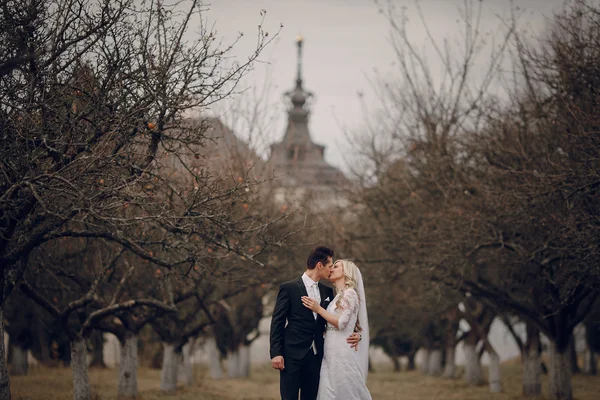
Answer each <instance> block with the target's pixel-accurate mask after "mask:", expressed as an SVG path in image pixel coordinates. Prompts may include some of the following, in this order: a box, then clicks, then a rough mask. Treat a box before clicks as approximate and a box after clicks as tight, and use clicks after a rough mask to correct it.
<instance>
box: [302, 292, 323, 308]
mask: <svg viewBox="0 0 600 400" xmlns="http://www.w3.org/2000/svg"><path fill="white" fill-rule="evenodd" d="M300 299H301V300H302V304H304V307H306V308H308V309H310V310H312V311H314V312H319V308H321V306H320V305H319V303H317V302H316V301H315V300H314V299H311V298H310V297H308V296H302V297H301V298H300Z"/></svg>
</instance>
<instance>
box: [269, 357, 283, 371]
mask: <svg viewBox="0 0 600 400" xmlns="http://www.w3.org/2000/svg"><path fill="white" fill-rule="evenodd" d="M271 364H273V368H275V369H278V370H280V371H283V370H284V369H285V365H284V361H283V356H277V357H273V359H272V360H271Z"/></svg>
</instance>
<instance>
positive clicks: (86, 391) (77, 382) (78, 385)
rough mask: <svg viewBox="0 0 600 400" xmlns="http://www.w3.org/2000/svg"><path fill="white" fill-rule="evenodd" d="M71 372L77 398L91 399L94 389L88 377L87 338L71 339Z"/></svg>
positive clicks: (81, 399)
mask: <svg viewBox="0 0 600 400" xmlns="http://www.w3.org/2000/svg"><path fill="white" fill-rule="evenodd" d="M71 372H72V374H73V395H74V396H73V397H74V399H75V400H91V398H92V391H91V388H90V380H89V377H88V364H87V346H86V344H85V339H83V338H81V337H78V338H76V339H75V340H73V341H71Z"/></svg>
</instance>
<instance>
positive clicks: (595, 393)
mask: <svg viewBox="0 0 600 400" xmlns="http://www.w3.org/2000/svg"><path fill="white" fill-rule="evenodd" d="M502 372H503V377H502V380H503V386H504V392H503V393H498V394H490V393H489V392H488V389H487V386H481V387H468V386H466V385H465V384H464V383H463V381H462V380H461V379H456V380H444V379H441V378H431V377H425V376H422V375H421V374H419V373H418V372H401V373H394V372H391V371H384V370H379V371H378V372H376V373H372V374H370V375H369V380H368V387H369V390H370V391H371V394H372V396H373V399H376V400H388V399H390V400H391V399H399V400H438V399H440V400H442V399H460V400H475V399H485V400H508V399H521V398H522V396H521V386H520V382H521V379H520V373H521V367H520V365H518V364H507V365H504V366H503V370H502ZM138 373H139V375H138V384H139V388H140V396H139V398H140V399H144V400H155V399H161V400H168V399H177V400H216V399H223V400H230V399H231V400H233V399H236V400H243V399H248V400H250V399H252V400H258V399H265V400H266V399H269V400H270V399H278V398H279V397H278V393H279V380H278V374H277V372H275V371H273V370H272V369H270V368H268V367H267V366H265V367H262V368H255V369H253V371H252V375H251V377H250V378H247V379H233V380H228V379H225V380H212V379H210V378H209V377H208V376H207V375H206V371H205V370H204V369H202V368H196V383H195V384H194V385H193V386H191V387H185V388H184V387H181V388H179V390H178V391H177V392H176V393H174V394H168V395H167V394H163V393H161V392H160V391H159V390H158V389H159V380H160V371H158V370H151V369H140V370H139V372H138ZM546 379H547V377H546V376H544V381H543V385H544V392H545V391H546V387H547V381H546ZM90 380H91V384H92V387H93V389H92V390H93V395H94V398H95V399H116V398H117V396H116V385H117V371H116V370H112V369H106V370H97V369H96V370H91V371H90ZM11 386H12V394H13V399H22V400H25V399H27V400H29V399H31V400H37V399H40V400H42V399H48V400H50V399H52V400H55V399H56V400H62V399H72V385H71V373H70V370H69V369H66V368H61V369H48V368H34V369H32V370H31V374H30V375H29V376H26V377H12V378H11ZM573 390H574V395H575V399H577V400H597V399H600V377H590V376H584V375H576V376H574V378H573Z"/></svg>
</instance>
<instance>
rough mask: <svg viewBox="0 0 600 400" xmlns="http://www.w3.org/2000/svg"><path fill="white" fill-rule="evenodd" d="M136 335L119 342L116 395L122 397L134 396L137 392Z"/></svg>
mask: <svg viewBox="0 0 600 400" xmlns="http://www.w3.org/2000/svg"><path fill="white" fill-rule="evenodd" d="M137 358H138V336H137V335H133V334H132V335H130V336H126V337H125V341H124V342H123V343H121V357H120V362H119V386H118V392H117V393H118V396H119V398H120V399H122V398H136V397H137V394H138V382H137V364H138V360H137Z"/></svg>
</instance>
